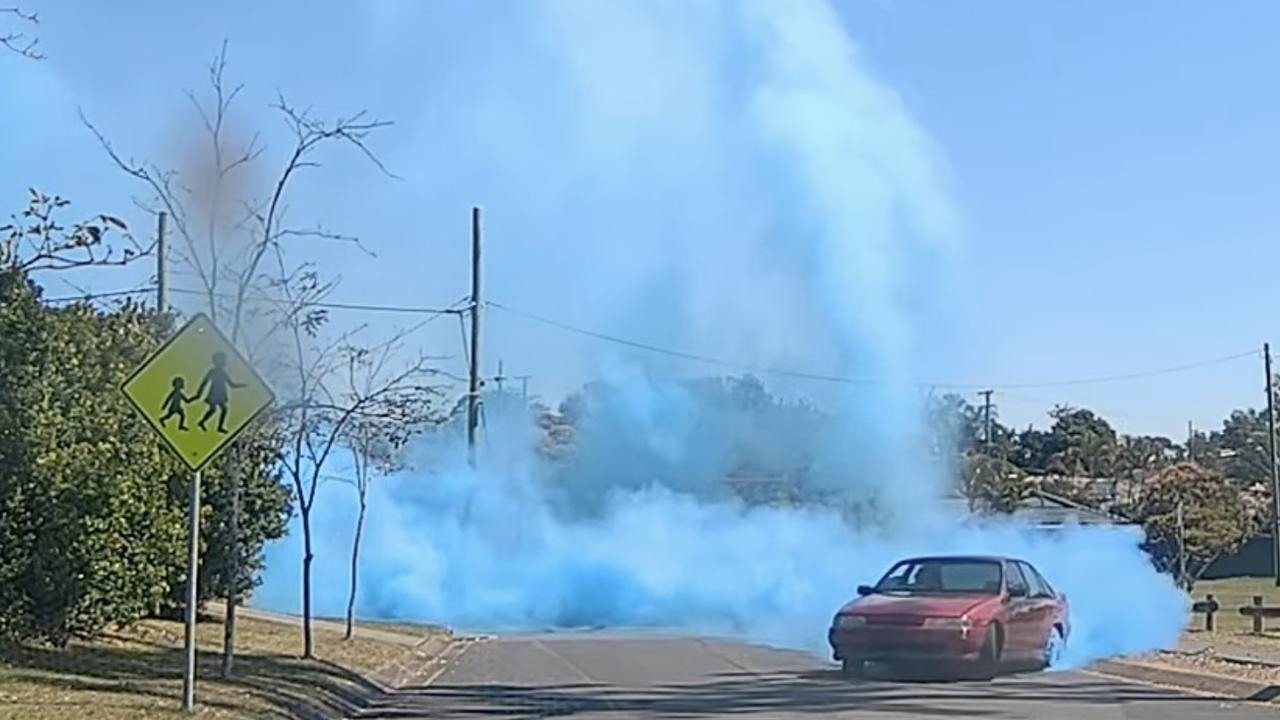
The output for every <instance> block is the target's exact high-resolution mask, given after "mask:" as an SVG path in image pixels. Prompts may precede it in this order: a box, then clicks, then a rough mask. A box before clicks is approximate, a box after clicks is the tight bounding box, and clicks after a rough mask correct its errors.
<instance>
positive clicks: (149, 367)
mask: <svg viewBox="0 0 1280 720" xmlns="http://www.w3.org/2000/svg"><path fill="white" fill-rule="evenodd" d="M123 389H124V394H125V395H126V396H127V397H128V398H129V400H130V401H132V402H133V406H134V407H135V408H137V410H138V412H140V413H142V416H143V417H145V418H146V419H147V422H149V423H151V427H153V428H155V431H156V432H158V433H160V437H162V438H164V439H165V441H166V442H168V443H169V447H171V448H173V451H174V452H176V453H177V454H178V457H180V458H182V461H183V462H184V463H186V464H187V466H188V467H190V468H191V469H192V470H199V469H200V468H202V467H204V466H205V464H206V463H208V462H209V461H210V460H212V459H213V458H214V456H216V455H217V454H218V453H219V452H220V451H221V450H222V448H224V447H226V445H227V444H228V443H230V442H231V441H232V440H233V439H235V436H236V435H237V434H239V433H240V432H241V431H242V430H244V429H245V427H247V426H248V425H249V423H251V422H253V419H254V418H256V417H257V416H258V415H259V414H260V413H261V412H262V411H263V410H266V409H267V408H268V407H270V405H271V403H272V401H273V400H274V396H273V395H272V393H271V388H269V387H267V384H266V383H265V382H263V380H262V378H261V377H259V376H258V374H257V373H256V372H254V370H253V368H252V367H250V365H249V363H248V362H247V361H245V359H244V358H243V357H241V355H240V353H238V352H236V349H235V347H233V346H232V345H231V342H230V341H229V340H227V338H226V337H224V336H223V334H222V333H220V332H218V328H216V327H215V326H214V324H213V322H212V321H211V320H209V318H208V316H206V315H204V314H200V315H196V316H195V317H194V318H192V319H191V321H190V322H188V323H187V324H186V325H184V326H183V327H182V329H181V330H179V331H178V332H177V333H176V334H175V335H174V336H173V337H171V338H169V340H168V342H166V343H165V344H164V345H163V346H161V348H160V349H159V350H157V351H156V352H155V354H154V355H152V356H151V357H150V358H148V359H147V361H146V362H145V363H143V364H142V366H141V367H139V368H138V369H137V370H135V371H134V372H133V374H132V375H130V376H129V379H128V380H125V382H124V387H123Z"/></svg>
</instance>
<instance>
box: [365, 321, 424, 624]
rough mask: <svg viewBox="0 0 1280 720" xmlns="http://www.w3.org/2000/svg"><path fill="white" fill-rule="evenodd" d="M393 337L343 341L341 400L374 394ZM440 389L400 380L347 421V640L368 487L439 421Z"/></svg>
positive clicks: (394, 352)
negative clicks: (354, 505) (350, 499)
mask: <svg viewBox="0 0 1280 720" xmlns="http://www.w3.org/2000/svg"><path fill="white" fill-rule="evenodd" d="M400 337H402V336H397V337H396V338H393V339H392V340H391V341H389V342H386V343H383V344H381V345H380V346H378V347H375V348H365V347H359V346H355V345H349V346H347V347H345V348H343V349H342V354H343V355H344V356H345V357H346V360H347V373H346V378H347V382H346V388H345V389H344V390H343V392H342V398H343V401H344V402H346V403H348V404H351V403H355V402H358V401H359V399H360V398H363V397H370V396H373V395H375V394H376V393H377V392H378V390H379V388H380V387H382V386H383V385H384V384H385V383H386V382H387V380H388V379H389V373H390V372H391V367H392V365H393V364H394V362H395V361H396V359H397V358H398V357H399V354H400V353H399V350H400V343H399V339H400ZM422 362H423V360H422V359H421V358H420V359H419V363H418V364H417V365H416V366H414V368H411V369H413V370H415V372H414V375H417V376H419V377H420V378H421V379H426V378H428V377H431V376H434V375H438V374H439V373H438V372H437V371H434V370H429V369H428V368H426V367H425V365H423V364H422ZM441 389H442V387H439V386H432V385H427V384H421V383H404V384H402V385H401V386H399V387H396V388H394V389H393V390H392V391H391V392H389V393H388V394H386V395H385V396H384V399H383V400H382V401H381V402H380V403H379V412H376V413H361V414H360V415H357V416H355V417H354V418H353V419H352V420H351V421H350V422H349V423H348V428H347V430H346V432H345V433H344V437H343V444H344V445H346V447H347V449H348V450H349V451H350V452H351V462H352V484H353V485H354V486H355V490H356V500H357V502H358V510H357V514H356V528H355V533H354V534H353V536H352V540H351V583H350V588H349V592H348V595H347V628H346V638H347V639H348V640H349V639H351V636H352V634H353V632H354V629H355V609H356V594H357V587H358V581H359V572H360V541H361V538H362V537H363V535H364V522H365V517H366V515H367V514H368V509H369V485H370V483H371V482H372V481H373V479H374V478H375V477H378V476H381V475H387V474H390V473H392V472H395V471H397V470H399V469H401V468H402V467H403V450H404V447H405V445H406V443H408V441H409V440H410V439H411V438H412V437H413V436H414V435H415V434H416V433H418V432H419V431H421V430H422V429H424V428H425V427H426V426H427V424H428V423H435V422H439V421H440V420H441V416H440V414H439V412H438V409H437V407H436V405H435V400H437V399H438V398H439V397H440V395H441Z"/></svg>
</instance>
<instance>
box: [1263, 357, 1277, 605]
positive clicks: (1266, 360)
mask: <svg viewBox="0 0 1280 720" xmlns="http://www.w3.org/2000/svg"><path fill="white" fill-rule="evenodd" d="M1262 361H1263V365H1264V366H1265V368H1266V371H1267V430H1268V432H1267V441H1268V442H1267V448H1268V451H1269V452H1270V454H1271V549H1272V554H1271V561H1272V563H1274V565H1273V567H1272V570H1273V571H1274V574H1275V578H1276V587H1280V473H1277V469H1276V408H1275V392H1274V388H1273V387H1272V379H1271V343H1263V344H1262Z"/></svg>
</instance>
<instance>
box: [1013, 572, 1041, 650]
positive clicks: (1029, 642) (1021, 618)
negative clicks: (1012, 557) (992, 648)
mask: <svg viewBox="0 0 1280 720" xmlns="http://www.w3.org/2000/svg"><path fill="white" fill-rule="evenodd" d="M1004 577H1005V589H1006V597H1007V602H1008V604H1007V606H1006V608H1005V618H1006V620H1007V621H1008V627H1007V630H1006V632H1005V641H1004V656H1005V657H1006V658H1009V659H1014V658H1017V659H1024V658H1027V657H1029V656H1030V655H1031V653H1032V652H1033V650H1032V648H1033V647H1034V648H1035V649H1034V652H1036V653H1039V651H1040V645H1039V644H1038V640H1037V637H1036V632H1037V629H1036V618H1035V604H1036V600H1034V599H1032V597H1031V585H1030V584H1029V583H1028V582H1027V578H1026V576H1025V575H1024V574H1023V572H1022V568H1020V567H1019V566H1018V563H1016V562H1007V563H1005V575H1004Z"/></svg>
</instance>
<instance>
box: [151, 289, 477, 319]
mask: <svg viewBox="0 0 1280 720" xmlns="http://www.w3.org/2000/svg"><path fill="white" fill-rule="evenodd" d="M173 292H176V293H181V294H183V295H200V296H208V294H209V293H207V292H205V291H204V290H192V289H190V288H174V289H173ZM214 297H217V298H220V299H223V300H229V299H234V298H235V296H234V295H231V294H229V293H215V295H214ZM263 302H268V303H274V304H283V303H284V301H283V300H271V299H265V300H263ZM308 305H309V306H312V307H318V308H326V309H330V310H365V311H369V312H386V313H406V314H411V315H450V314H458V313H463V312H466V311H465V310H459V309H457V308H454V307H447V308H429V307H414V306H411V305H382V304H371V303H341V302H328V301H323V302H314V303H308Z"/></svg>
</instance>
